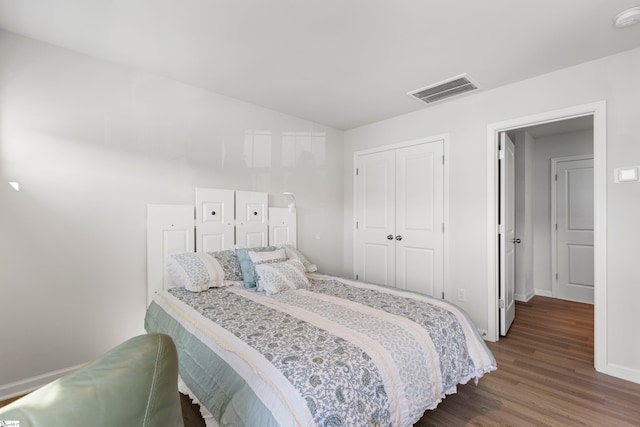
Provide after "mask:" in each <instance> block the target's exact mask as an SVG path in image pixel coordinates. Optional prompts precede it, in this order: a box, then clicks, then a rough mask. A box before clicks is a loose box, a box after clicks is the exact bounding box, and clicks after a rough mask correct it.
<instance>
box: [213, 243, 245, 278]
mask: <svg viewBox="0 0 640 427" xmlns="http://www.w3.org/2000/svg"><path fill="white" fill-rule="evenodd" d="M207 254H209V255H211V256H212V257H214V258H215V259H217V260H218V262H219V263H220V265H221V266H222V270H223V271H224V280H231V281H234V282H237V281H241V280H242V272H241V271H240V264H238V257H237V256H236V252H235V251H233V250H225V251H217V252H207Z"/></svg>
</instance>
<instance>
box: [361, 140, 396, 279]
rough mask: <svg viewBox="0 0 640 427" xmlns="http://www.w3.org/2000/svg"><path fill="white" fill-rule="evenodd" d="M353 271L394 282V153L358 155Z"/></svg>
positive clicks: (363, 276)
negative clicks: (354, 264) (354, 263)
mask: <svg viewBox="0 0 640 427" xmlns="http://www.w3.org/2000/svg"><path fill="white" fill-rule="evenodd" d="M357 168H358V176H357V180H356V185H357V199H356V218H357V230H356V274H357V275H358V278H359V279H360V280H364V281H368V282H373V283H378V284H383V285H390V286H394V285H395V240H394V239H395V222H396V218H395V187H396V183H395V181H396V178H395V177H396V173H395V153H394V152H393V151H382V152H378V153H373V154H367V155H363V156H360V157H359V158H358V165H357Z"/></svg>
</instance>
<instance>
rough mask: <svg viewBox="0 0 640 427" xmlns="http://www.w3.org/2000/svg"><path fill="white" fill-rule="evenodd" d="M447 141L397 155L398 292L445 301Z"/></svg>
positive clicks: (422, 145) (409, 149) (409, 148)
mask: <svg viewBox="0 0 640 427" xmlns="http://www.w3.org/2000/svg"><path fill="white" fill-rule="evenodd" d="M442 159H443V143H442V141H438V142H433V143H430V144H421V145H415V146H411V147H406V148H401V149H398V150H396V236H395V239H396V242H395V244H396V287H398V288H403V289H409V290H412V291H416V292H420V293H423V294H427V295H431V296H438V297H440V296H442V292H443V290H444V289H443V286H444V284H443V278H444V254H443V252H444V251H443V248H444V230H443V224H444V209H443V207H444V165H443V160H442Z"/></svg>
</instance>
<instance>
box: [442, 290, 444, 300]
mask: <svg viewBox="0 0 640 427" xmlns="http://www.w3.org/2000/svg"><path fill="white" fill-rule="evenodd" d="M442 299H444V291H442Z"/></svg>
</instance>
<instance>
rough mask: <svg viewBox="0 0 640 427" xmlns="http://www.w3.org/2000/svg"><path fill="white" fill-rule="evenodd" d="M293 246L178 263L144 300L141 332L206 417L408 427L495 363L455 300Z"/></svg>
mask: <svg viewBox="0 0 640 427" xmlns="http://www.w3.org/2000/svg"><path fill="white" fill-rule="evenodd" d="M289 249H290V250H286V249H285V248H275V249H273V248H264V250H253V251H252V250H239V251H240V252H238V253H235V252H236V251H221V252H220V253H209V254H206V253H204V254H203V253H201V254H191V255H188V254H187V255H184V257H185V259H187V261H184V260H183V261H184V262H182V264H180V262H178V261H176V259H173V264H174V267H173V269H171V268H170V269H169V270H170V272H171V274H172V277H173V278H174V283H177V284H178V286H176V287H169V288H167V289H163V290H160V291H158V292H157V293H155V296H154V297H153V299H152V301H151V303H150V304H149V307H148V309H147V314H146V317H145V328H146V329H147V331H148V332H161V333H165V334H168V335H170V336H171V337H172V338H173V340H174V342H175V344H176V347H177V350H178V356H179V361H180V388H181V391H183V392H184V393H187V394H189V395H190V396H191V398H192V399H193V400H194V401H195V402H197V403H199V404H200V405H201V408H202V412H203V415H205V421H207V424H209V425H216V424H219V425H220V426H225V425H239V426H290V425H291V426H293V425H297V426H371V425H379V426H409V425H413V424H414V423H415V422H416V421H418V420H419V419H420V418H421V417H422V416H423V414H424V412H425V411H427V410H429V409H433V408H435V407H436V406H437V405H438V403H439V402H440V401H441V400H442V399H443V398H444V397H445V396H446V395H448V394H452V393H455V392H456V387H457V385H458V384H464V383H467V382H468V381H470V380H472V379H473V380H475V381H477V380H478V379H479V378H480V377H481V376H482V375H484V374H485V373H487V372H490V371H492V370H494V369H496V363H495V359H494V357H493V355H492V354H491V352H490V351H489V350H488V348H487V347H486V345H485V344H484V342H483V340H482V338H481V337H480V336H479V334H478V332H477V329H476V328H475V326H474V325H473V323H472V322H471V320H470V319H469V317H468V316H467V315H466V314H465V313H464V312H463V311H462V310H461V309H459V308H457V307H456V306H454V305H452V304H449V303H447V302H445V301H443V300H440V299H436V298H431V297H428V296H424V295H420V294H416V293H412V292H407V291H403V290H399V289H395V288H389V287H384V286H378V285H373V284H368V283H363V282H359V281H352V280H347V279H344V278H338V277H332V276H326V275H322V274H317V272H314V269H313V264H311V263H309V261H308V260H306V259H305V258H304V256H302V255H301V254H300V253H299V252H297V251H295V249H294V248H289ZM283 253H284V254H285V255H284V258H283V255H282V254H283ZM276 254H278V255H276ZM178 256H179V254H177V255H175V257H178ZM234 256H235V259H234ZM247 258H248V261H247ZM194 265H195V266H196V267H194ZM181 267H182V269H181ZM238 270H239V271H238ZM249 276H251V277H249ZM203 278H204V279H203ZM207 278H208V279H207ZM192 279H193V280H192ZM198 280H200V281H201V282H202V281H203V280H204V284H200V285H198V284H197V283H195V282H197V281H198ZM252 280H253V282H254V286H250V285H251V281H252ZM212 286H213V287H212ZM190 288H191V289H190Z"/></svg>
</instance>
